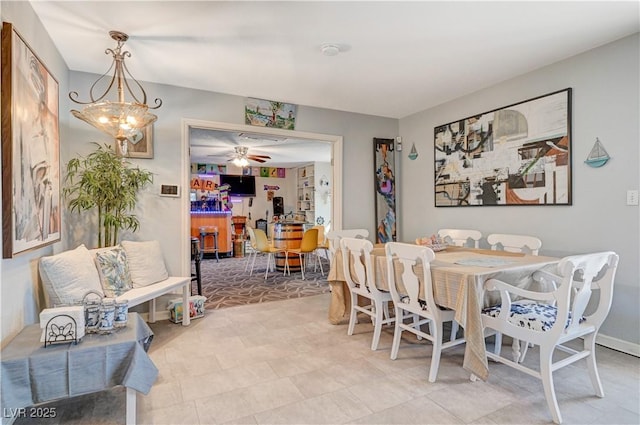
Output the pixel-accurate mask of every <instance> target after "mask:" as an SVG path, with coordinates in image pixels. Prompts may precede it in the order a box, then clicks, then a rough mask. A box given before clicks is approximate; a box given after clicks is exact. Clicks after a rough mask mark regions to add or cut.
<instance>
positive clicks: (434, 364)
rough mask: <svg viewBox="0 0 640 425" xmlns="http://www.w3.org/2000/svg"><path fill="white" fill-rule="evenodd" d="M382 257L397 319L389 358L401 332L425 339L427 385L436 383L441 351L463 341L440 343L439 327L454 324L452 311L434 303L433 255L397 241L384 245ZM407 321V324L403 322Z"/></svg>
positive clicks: (396, 351)
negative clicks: (427, 346)
mask: <svg viewBox="0 0 640 425" xmlns="http://www.w3.org/2000/svg"><path fill="white" fill-rule="evenodd" d="M385 254H386V261H387V282H388V283H389V289H390V292H391V298H392V300H393V305H394V306H395V318H396V320H395V323H396V327H395V331H394V334H393V345H392V347H391V356H390V357H391V359H392V360H395V359H396V357H397V356H398V349H399V348H400V340H401V338H402V332H403V331H408V332H411V333H413V334H415V335H416V336H417V337H418V339H420V338H425V339H427V340H429V341H431V342H432V343H433V351H432V354H431V366H430V368H429V382H435V381H436V377H437V375H438V368H439V365H440V354H441V353H442V350H444V349H447V348H451V347H455V346H456V345H459V344H462V343H464V342H465V340H464V338H459V339H452V340H451V341H448V342H444V343H443V342H442V339H443V338H442V337H443V329H442V324H443V323H444V322H452V323H455V320H454V315H455V311H454V310H448V309H444V308H441V307H439V306H438V305H436V303H435V301H434V298H433V286H432V282H431V267H430V263H431V261H433V259H434V258H435V254H434V252H433V250H431V249H430V248H428V247H424V246H419V245H414V244H406V243H398V242H388V243H387V244H385ZM417 265H421V266H422V269H421V270H420V269H417V268H416V267H415V266H417ZM420 281H422V283H423V288H424V294H423V295H422V294H421V293H420ZM407 319H410V322H409V323H405V320H407ZM424 324H428V326H429V333H426V332H423V331H422V329H421V328H420V326H421V325H424Z"/></svg>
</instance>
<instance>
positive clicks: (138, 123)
mask: <svg viewBox="0 0 640 425" xmlns="http://www.w3.org/2000/svg"><path fill="white" fill-rule="evenodd" d="M109 35H110V36H111V38H113V39H114V40H115V41H116V43H117V45H116V47H115V49H106V50H105V54H111V55H112V56H113V63H112V64H111V67H110V68H109V69H108V70H107V72H106V73H104V74H103V75H102V76H101V77H100V78H98V80H96V81H95V82H94V83H93V85H92V86H91V88H90V89H89V99H90V101H89V102H82V101H80V100H78V92H75V91H72V92H70V93H69V98H70V99H71V100H72V101H74V102H75V103H78V104H81V105H85V106H84V107H83V108H82V110H81V111H76V110H72V111H71V113H72V114H73V116H75V117H76V118H79V119H81V120H82V121H85V122H87V123H88V124H91V125H92V126H94V127H95V128H97V129H98V130H100V131H103V132H105V133H107V134H109V135H110V136H112V137H113V138H115V139H116V140H117V141H118V146H119V148H120V151H121V152H122V154H123V155H124V156H126V154H127V142H131V143H133V144H135V143H137V142H139V141H140V139H141V137H142V130H143V129H144V128H145V127H146V126H148V125H149V124H151V123H153V122H154V121H156V120H157V119H158V117H157V116H156V115H154V114H152V113H150V112H149V110H150V109H158V108H159V107H160V106H162V100H160V99H158V98H156V99H155V104H156V106H153V107H150V106H149V105H147V93H146V92H145V91H144V89H143V88H142V85H141V84H140V83H139V82H138V80H136V79H135V78H133V76H132V75H131V73H130V72H129V70H128V69H127V66H126V65H125V63H124V58H125V57H130V56H131V53H129V52H128V51H124V52H123V51H122V46H124V43H125V42H126V41H127V40H128V39H129V36H128V35H127V34H125V33H123V32H120V31H110V32H109ZM112 69H113V72H114V73H113V75H112V76H111V78H110V79H108V78H107V74H108V73H109V72H110V71H111V70H112ZM125 73H126V75H125ZM104 86H106V89H104V92H102V94H101V95H99V96H98V95H97V94H99V93H101V90H102V89H103V88H104Z"/></svg>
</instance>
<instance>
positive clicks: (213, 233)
mask: <svg viewBox="0 0 640 425" xmlns="http://www.w3.org/2000/svg"><path fill="white" fill-rule="evenodd" d="M208 236H210V237H212V238H213V248H207V245H205V243H204V241H205V238H206V237H208ZM200 247H201V248H202V252H203V253H205V254H210V253H212V252H215V254H216V261H218V262H219V261H220V257H218V227H217V226H203V227H201V228H200Z"/></svg>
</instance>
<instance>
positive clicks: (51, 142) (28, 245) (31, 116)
mask: <svg viewBox="0 0 640 425" xmlns="http://www.w3.org/2000/svg"><path fill="white" fill-rule="evenodd" d="M0 46H1V49H2V72H1V81H0V84H1V89H2V96H1V99H0V102H1V103H2V124H1V125H2V257H3V258H13V257H14V256H16V255H17V254H20V253H23V252H26V251H30V250H33V249H37V248H41V247H44V246H46V245H50V244H52V243H55V242H58V241H60V235H61V227H60V226H61V224H60V223H61V222H60V214H61V207H60V132H59V121H58V119H59V103H58V102H59V87H58V81H57V80H56V79H55V77H54V76H53V75H52V74H51V72H50V71H49V70H48V68H47V67H46V65H45V64H44V63H43V62H42V60H40V58H39V57H38V56H37V55H36V54H35V52H34V51H33V50H32V49H31V47H30V46H29V45H28V44H27V42H26V41H25V40H24V39H23V38H22V37H21V36H20V34H19V33H18V32H17V31H16V29H15V28H14V26H13V25H12V24H11V23H9V22H3V24H2V40H1V42H0Z"/></svg>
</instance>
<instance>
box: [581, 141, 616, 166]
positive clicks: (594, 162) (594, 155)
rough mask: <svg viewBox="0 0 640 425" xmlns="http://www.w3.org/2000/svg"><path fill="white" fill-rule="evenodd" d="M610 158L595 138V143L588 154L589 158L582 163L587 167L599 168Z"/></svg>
mask: <svg viewBox="0 0 640 425" xmlns="http://www.w3.org/2000/svg"><path fill="white" fill-rule="evenodd" d="M610 158H611V157H610V156H609V154H608V153H607V151H606V150H605V148H604V146H603V145H602V143H601V142H600V139H598V138H597V137H596V142H595V143H594V144H593V147H592V148H591V152H589V156H588V157H587V159H586V160H585V161H584V163H585V164H587V165H588V166H589V167H593V168H599V167H602V166H603V165H604V164H606V163H607V161H609V159H610Z"/></svg>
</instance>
